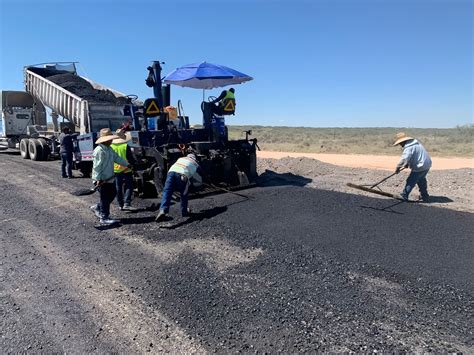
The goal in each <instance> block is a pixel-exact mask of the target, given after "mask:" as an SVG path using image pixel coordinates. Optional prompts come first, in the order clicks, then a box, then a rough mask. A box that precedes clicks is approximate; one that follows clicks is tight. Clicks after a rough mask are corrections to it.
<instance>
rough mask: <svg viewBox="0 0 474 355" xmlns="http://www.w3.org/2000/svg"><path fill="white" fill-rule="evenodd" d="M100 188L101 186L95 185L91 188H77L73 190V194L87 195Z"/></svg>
mask: <svg viewBox="0 0 474 355" xmlns="http://www.w3.org/2000/svg"><path fill="white" fill-rule="evenodd" d="M98 188H99V186H95V187H92V188H90V189H80V190H76V191H73V192H71V195H74V196H87V195H92V194H93V193H94V192H96V191H97V189H98Z"/></svg>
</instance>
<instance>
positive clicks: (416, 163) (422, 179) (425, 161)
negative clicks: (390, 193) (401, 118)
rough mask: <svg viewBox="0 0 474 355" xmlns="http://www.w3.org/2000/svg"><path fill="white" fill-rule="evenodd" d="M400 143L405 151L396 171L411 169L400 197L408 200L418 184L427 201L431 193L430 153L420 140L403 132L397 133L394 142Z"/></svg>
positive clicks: (421, 194)
mask: <svg viewBox="0 0 474 355" xmlns="http://www.w3.org/2000/svg"><path fill="white" fill-rule="evenodd" d="M398 144H400V145H401V146H402V147H403V153H402V157H401V160H400V162H399V163H398V165H397V167H396V169H395V172H396V173H397V174H398V173H399V172H400V170H401V169H402V168H403V167H405V168H407V167H409V168H410V169H411V172H410V175H408V178H407V181H406V185H405V188H404V189H403V191H402V193H401V194H400V197H401V198H402V199H403V200H405V201H408V196H409V195H410V192H411V190H413V188H414V187H415V185H418V189H419V190H420V199H421V200H422V201H425V202H427V201H428V199H429V195H428V182H427V181H426V175H427V174H428V171H429V170H430V168H431V158H430V155H429V154H428V152H427V151H426V149H425V148H424V147H423V146H422V145H421V143H420V142H418V141H417V140H416V139H414V138H412V137H408V136H407V135H406V134H405V133H403V132H400V133H397V135H396V138H395V143H393V145H394V146H396V145H398Z"/></svg>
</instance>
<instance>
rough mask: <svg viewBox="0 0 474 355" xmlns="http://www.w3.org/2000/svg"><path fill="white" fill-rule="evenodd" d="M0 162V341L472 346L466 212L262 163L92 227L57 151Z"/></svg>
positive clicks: (14, 348) (76, 345)
mask: <svg viewBox="0 0 474 355" xmlns="http://www.w3.org/2000/svg"><path fill="white" fill-rule="evenodd" d="M300 163H301V162H300ZM0 171H1V174H0V186H1V192H0V194H1V196H0V197H1V202H2V203H1V205H0V243H1V253H2V255H1V268H0V281H1V283H0V302H1V313H0V316H1V320H2V328H1V329H2V334H1V339H0V349H2V352H23V351H29V352H33V353H37V352H46V353H50V352H78V353H82V352H100V353H103V352H121V353H142V352H148V351H149V352H154V353H159V352H172V353H177V352H183V353H190V352H198V353H227V352H246V353H248V352H272V353H276V352H280V351H281V352H285V353H295V352H317V351H325V352H343V351H351V352H366V351H370V352H372V351H374V350H377V351H383V352H400V351H407V352H465V353H471V352H472V351H473V347H472V337H471V335H472V334H471V332H470V331H471V326H470V324H471V321H472V319H471V316H472V312H473V305H474V302H473V291H474V285H473V279H472V267H473V262H472V254H473V251H474V250H473V244H472V235H471V234H472V230H473V226H474V217H473V215H472V214H470V213H465V212H458V211H452V210H447V209H441V208H433V207H429V206H423V205H419V204H401V205H399V206H397V207H396V208H395V209H394V211H393V212H383V211H380V208H382V207H384V206H385V205H386V203H387V201H386V200H382V199H374V198H370V197H365V196H358V195H353V194H346V193H341V192H335V191H328V190H321V189H317V188H306V187H305V186H307V185H308V181H310V179H308V178H305V177H303V176H288V175H286V174H283V173H281V174H279V173H276V172H273V173H272V172H267V173H265V174H263V176H262V178H261V180H260V182H261V185H262V186H260V187H258V188H255V189H251V190H246V191H242V192H241V193H242V194H249V195H252V196H253V197H254V198H255V199H253V200H248V199H245V198H241V197H238V196H235V195H219V196H213V197H208V198H205V199H201V200H193V201H191V207H192V208H193V209H194V211H195V212H196V213H195V215H194V217H192V218H187V219H183V218H180V217H177V216H176V215H173V220H171V221H169V222H166V223H165V224H162V225H158V224H156V223H155V222H153V220H154V216H155V215H156V210H155V211H154V210H153V208H152V206H151V204H152V203H153V202H155V203H156V202H157V201H156V200H135V201H134V204H135V206H138V207H141V208H142V210H140V211H139V212H138V213H136V214H126V213H124V212H120V211H118V210H117V209H115V208H114V209H113V210H112V213H113V214H114V215H115V216H117V217H119V218H121V219H122V225H121V226H120V227H118V228H111V229H102V228H100V227H99V226H97V221H96V219H95V217H94V216H93V214H92V213H91V212H90V211H89V206H90V205H91V204H92V203H93V202H95V199H96V198H97V196H94V195H92V196H84V197H76V196H72V195H71V194H70V193H69V192H70V191H73V190H75V189H77V188H79V187H86V186H89V184H90V181H88V180H86V179H73V180H67V179H61V178H60V169H59V163H58V162H55V161H50V162H31V161H25V160H21V158H20V157H19V156H17V155H10V154H4V153H0ZM147 207H148V208H147ZM176 210H177V208H174V209H173V210H172V213H176Z"/></svg>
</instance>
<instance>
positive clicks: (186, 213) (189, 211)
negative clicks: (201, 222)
mask: <svg viewBox="0 0 474 355" xmlns="http://www.w3.org/2000/svg"><path fill="white" fill-rule="evenodd" d="M191 215H192V212H191V209H190V208H188V209H187V210H186V212H182V213H181V216H183V217H189V216H191Z"/></svg>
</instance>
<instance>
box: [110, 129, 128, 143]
mask: <svg viewBox="0 0 474 355" xmlns="http://www.w3.org/2000/svg"><path fill="white" fill-rule="evenodd" d="M115 135H116V136H117V137H118V138H117V139H114V140H113V141H112V143H113V144H122V143H127V142H128V141H129V140H131V139H132V136H131V135H130V132H124V131H122V130H121V129H120V128H119V129H118V130H116V131H115Z"/></svg>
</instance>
